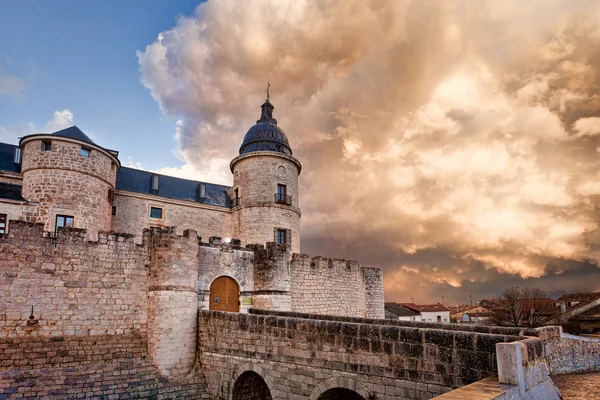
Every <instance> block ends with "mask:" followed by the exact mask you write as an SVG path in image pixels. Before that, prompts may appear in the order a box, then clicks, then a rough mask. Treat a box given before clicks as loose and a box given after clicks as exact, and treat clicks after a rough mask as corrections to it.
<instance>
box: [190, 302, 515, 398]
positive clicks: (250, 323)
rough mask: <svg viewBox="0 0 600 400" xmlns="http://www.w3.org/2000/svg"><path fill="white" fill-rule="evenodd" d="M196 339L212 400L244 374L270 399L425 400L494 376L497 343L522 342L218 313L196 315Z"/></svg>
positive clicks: (469, 334) (227, 395)
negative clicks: (348, 393)
mask: <svg viewBox="0 0 600 400" xmlns="http://www.w3.org/2000/svg"><path fill="white" fill-rule="evenodd" d="M198 334H199V339H198V342H199V353H200V357H201V359H202V368H203V372H204V374H205V377H206V382H207V386H208V392H209V393H210V395H211V396H212V398H214V399H229V398H231V397H230V396H231V395H232V390H233V388H234V384H235V381H236V379H237V378H238V377H239V376H240V375H241V374H242V373H243V372H245V371H248V370H251V371H260V375H261V377H262V378H263V379H264V380H265V382H266V383H267V385H268V386H269V390H270V392H271V395H272V396H273V398H274V399H282V398H312V399H316V398H318V396H319V394H321V392H322V391H324V390H325V389H326V388H328V387H332V386H331V385H330V384H331V382H332V381H335V382H337V384H339V382H340V381H344V382H346V383H347V384H348V385H350V384H351V385H352V388H351V389H352V390H356V391H357V392H358V393H365V394H373V395H376V396H377V398H378V399H388V398H397V399H423V398H431V397H434V396H436V395H439V394H442V393H444V392H447V391H449V390H451V389H453V388H457V387H460V386H463V385H466V384H469V383H472V382H475V381H477V380H479V379H483V378H485V377H487V376H490V375H493V374H495V373H496V372H497V366H496V358H495V345H496V343H503V342H509V341H514V340H519V339H523V337H521V336H507V335H494V334H482V333H476V332H455V331H450V330H439V329H424V328H412V327H400V326H391V325H377V324H373V323H371V324H362V323H354V322H346V321H326V320H316V319H315V320H311V319H303V318H294V317H284V316H277V315H254V314H233V313H224V312H218V311H200V312H199V319H198ZM223 377H228V379H223ZM229 377H231V378H229ZM348 388H349V387H348ZM349 389H350V388H349ZM319 391H321V392H319Z"/></svg>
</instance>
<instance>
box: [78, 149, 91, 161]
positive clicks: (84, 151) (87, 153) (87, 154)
mask: <svg viewBox="0 0 600 400" xmlns="http://www.w3.org/2000/svg"><path fill="white" fill-rule="evenodd" d="M79 154H80V155H81V156H83V157H87V158H90V149H86V148H85V147H82V148H81V150H79Z"/></svg>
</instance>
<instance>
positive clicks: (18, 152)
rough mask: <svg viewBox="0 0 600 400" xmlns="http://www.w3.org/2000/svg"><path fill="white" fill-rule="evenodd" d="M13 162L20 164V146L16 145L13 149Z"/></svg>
mask: <svg viewBox="0 0 600 400" xmlns="http://www.w3.org/2000/svg"><path fill="white" fill-rule="evenodd" d="M13 162H14V163H15V164H21V148H20V147H17V148H16V149H15V154H14V158H13Z"/></svg>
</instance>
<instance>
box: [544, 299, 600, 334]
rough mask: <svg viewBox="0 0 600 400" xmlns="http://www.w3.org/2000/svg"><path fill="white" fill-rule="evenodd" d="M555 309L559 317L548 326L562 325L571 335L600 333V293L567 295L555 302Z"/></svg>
mask: <svg viewBox="0 0 600 400" xmlns="http://www.w3.org/2000/svg"><path fill="white" fill-rule="evenodd" d="M554 307H555V311H556V312H557V313H558V314H559V315H558V316H557V317H555V318H551V319H549V320H548V321H546V324H547V325H551V324H561V325H562V326H563V328H564V329H565V330H566V331H567V332H569V333H595V332H600V292H592V293H570V294H565V295H563V296H560V297H559V298H558V299H556V301H554Z"/></svg>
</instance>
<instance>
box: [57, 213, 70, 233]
mask: <svg viewBox="0 0 600 400" xmlns="http://www.w3.org/2000/svg"><path fill="white" fill-rule="evenodd" d="M72 227H73V216H72V215H57V216H56V228H55V229H54V232H55V233H58V231H59V230H60V229H61V228H72Z"/></svg>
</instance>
